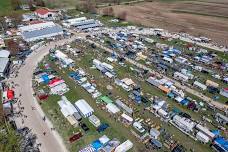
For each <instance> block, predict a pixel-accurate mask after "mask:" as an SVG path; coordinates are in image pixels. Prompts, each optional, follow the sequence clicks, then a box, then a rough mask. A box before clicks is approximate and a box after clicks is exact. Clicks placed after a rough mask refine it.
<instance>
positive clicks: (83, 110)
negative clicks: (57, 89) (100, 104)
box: [75, 99, 94, 118]
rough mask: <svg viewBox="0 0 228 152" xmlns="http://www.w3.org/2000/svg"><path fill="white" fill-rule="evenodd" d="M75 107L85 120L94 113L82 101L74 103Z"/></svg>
mask: <svg viewBox="0 0 228 152" xmlns="http://www.w3.org/2000/svg"><path fill="white" fill-rule="evenodd" d="M75 106H76V108H77V109H78V110H79V112H80V114H81V115H82V116H83V117H85V118H87V117H89V116H91V115H92V114H93V112H94V110H93V108H92V107H91V106H90V105H89V104H88V103H87V102H86V101H85V100H84V99H80V100H78V101H76V102H75Z"/></svg>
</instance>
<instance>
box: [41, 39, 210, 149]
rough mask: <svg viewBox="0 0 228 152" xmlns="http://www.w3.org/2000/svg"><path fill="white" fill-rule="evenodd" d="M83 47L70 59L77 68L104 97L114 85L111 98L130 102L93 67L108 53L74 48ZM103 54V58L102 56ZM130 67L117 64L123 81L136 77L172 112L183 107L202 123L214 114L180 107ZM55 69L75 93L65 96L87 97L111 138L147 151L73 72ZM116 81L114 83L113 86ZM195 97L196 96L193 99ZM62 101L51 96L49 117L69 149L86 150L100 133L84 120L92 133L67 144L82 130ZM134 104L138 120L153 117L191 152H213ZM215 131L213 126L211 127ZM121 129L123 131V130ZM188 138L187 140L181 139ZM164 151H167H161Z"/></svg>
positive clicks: (47, 106) (145, 90)
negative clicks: (64, 111)
mask: <svg viewBox="0 0 228 152" xmlns="http://www.w3.org/2000/svg"><path fill="white" fill-rule="evenodd" d="M80 45H82V46H84V47H80V49H81V50H82V51H85V50H86V52H84V55H83V56H82V57H80V58H73V57H72V56H70V57H71V58H72V59H75V61H76V66H78V67H81V68H83V69H84V70H85V71H86V72H87V73H88V74H89V75H90V76H93V79H94V80H95V81H96V84H97V88H98V90H99V91H101V92H102V93H103V95H107V94H108V93H109V91H108V90H107V88H106V86H107V85H112V86H113V89H112V91H111V93H112V94H111V96H110V98H111V99H113V100H115V99H116V98H117V97H121V98H122V99H124V101H126V102H128V103H129V98H128V93H127V92H126V91H124V90H123V89H122V88H120V87H118V86H115V85H113V82H112V81H110V80H109V79H108V78H107V77H105V76H103V75H102V74H101V73H100V72H99V71H98V70H96V69H90V67H91V66H92V59H94V58H98V59H100V60H101V61H105V58H106V57H107V56H109V54H108V53H106V54H104V53H98V52H104V51H103V50H101V49H99V48H96V49H95V50H96V51H91V48H89V45H87V44H75V43H74V44H73V45H72V46H77V47H79V46H80ZM98 54H102V56H100V55H98ZM126 65H127V66H126V67H122V66H120V65H118V64H115V63H114V64H113V66H114V68H115V69H117V70H116V72H117V76H118V78H120V79H122V78H124V77H129V78H132V79H133V81H135V82H136V83H138V84H140V86H141V88H142V90H143V93H144V94H150V95H153V96H159V97H161V98H163V99H164V100H166V101H167V102H168V103H169V105H170V109H171V108H173V107H177V108H179V109H180V110H181V111H184V112H186V113H188V114H190V115H191V116H192V118H193V119H195V120H200V119H201V116H202V115H208V114H209V115H210V114H211V113H210V111H206V112H200V113H195V112H192V111H190V110H188V109H187V108H186V107H184V106H181V105H179V104H177V103H176V102H175V101H173V100H171V99H169V98H167V97H166V95H165V94H163V93H162V92H161V91H160V90H159V89H157V88H155V87H153V86H151V85H149V84H148V83H146V82H145V81H142V80H139V79H136V75H135V73H134V71H132V70H130V67H133V68H135V67H134V66H131V65H130V64H128V63H127V64H126ZM51 67H52V68H53V69H54V70H56V71H57V73H58V74H59V75H60V76H61V77H62V78H63V79H64V80H65V81H66V83H67V84H68V85H69V87H70V89H71V91H69V92H68V93H66V94H65V96H66V97H67V98H68V99H69V100H70V101H72V102H75V101H76V100H78V99H81V98H84V99H85V100H86V101H88V103H89V104H90V105H91V106H92V107H93V108H94V109H95V115H97V116H98V118H100V119H101V121H102V122H106V123H108V124H109V125H110V126H111V128H109V129H108V130H107V131H105V134H106V135H107V136H109V137H110V138H114V137H116V138H118V139H120V140H121V141H124V140H126V139H130V140H131V141H133V142H134V145H135V146H134V149H133V151H139V150H140V149H143V145H142V144H140V143H139V142H137V140H136V138H135V137H133V136H132V134H131V133H130V131H129V130H130V128H125V127H123V125H122V124H121V123H119V122H116V121H115V120H113V119H110V117H109V114H107V113H106V112H105V111H103V110H101V109H99V108H98V107H97V104H96V103H95V100H94V99H92V98H91V97H90V95H89V94H88V93H87V92H86V91H85V90H84V89H82V88H81V87H79V86H77V85H76V84H75V83H74V81H73V80H71V79H70V78H69V77H68V75H67V74H68V73H69V72H70V71H69V70H68V69H64V70H60V69H59V68H58V66H56V65H55V64H54V63H51ZM109 82H110V83H109ZM111 82H112V83H111ZM193 98H194V97H193ZM59 99H60V97H59V96H51V97H50V98H49V99H48V101H47V102H44V103H43V104H42V107H43V109H44V111H45V112H46V113H47V114H48V116H49V118H50V119H51V120H52V121H53V123H54V125H55V126H57V130H58V131H59V132H60V134H61V135H62V136H63V137H64V141H65V142H66V144H67V146H68V148H69V149H70V151H78V150H79V149H81V148H82V147H85V145H87V144H89V143H91V141H93V140H95V139H97V138H99V137H100V136H101V135H100V134H98V133H97V132H96V131H95V128H94V127H93V126H92V125H91V124H90V123H89V122H88V120H87V119H84V120H83V121H84V122H85V123H86V124H87V125H88V126H89V128H90V132H88V133H86V134H85V133H84V134H85V135H84V137H83V138H82V139H81V140H79V141H77V142H75V143H73V144H69V143H67V141H68V138H69V136H71V135H72V134H73V133H75V132H77V131H79V128H73V127H72V126H70V125H69V123H68V122H67V120H66V119H65V118H64V117H63V116H62V114H61V113H60V111H59V106H58V105H57V101H58V100H59ZM132 105H133V106H134V107H135V108H136V109H138V110H139V112H138V113H136V115H135V116H134V117H140V118H143V119H144V120H145V119H147V118H151V119H152V121H153V122H154V123H155V124H157V125H159V126H162V127H163V128H165V129H166V130H167V131H168V132H169V133H171V134H173V135H174V139H175V140H177V141H179V142H180V143H181V144H183V146H184V147H186V148H187V149H188V150H189V149H190V148H192V147H194V148H195V150H196V151H197V152H204V151H205V150H206V151H208V152H210V151H211V149H210V147H209V146H208V145H203V144H200V143H199V142H197V141H194V140H192V139H191V138H189V137H186V135H185V134H183V133H182V132H180V131H179V130H178V129H177V128H175V127H173V126H170V125H168V124H167V123H164V122H161V121H160V120H159V118H156V117H155V116H154V115H152V114H151V113H149V112H148V111H146V112H143V113H142V111H143V108H144V105H143V104H141V105H140V106H137V105H136V104H134V103H132ZM59 124H61V125H59ZM208 126H209V127H210V128H211V129H212V128H213V126H210V125H208ZM120 128H121V129H120ZM181 139H185V140H181ZM160 140H161V141H163V140H164V139H163V138H162V137H161V139H160ZM161 151H164V150H161Z"/></svg>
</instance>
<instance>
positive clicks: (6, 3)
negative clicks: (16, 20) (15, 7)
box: [0, 0, 12, 16]
mask: <svg viewBox="0 0 228 152" xmlns="http://www.w3.org/2000/svg"><path fill="white" fill-rule="evenodd" d="M10 11H12V7H11V2H10V0H1V1H0V16H4V15H6V14H8V13H10Z"/></svg>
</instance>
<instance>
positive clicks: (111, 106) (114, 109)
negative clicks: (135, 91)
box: [106, 103, 120, 114]
mask: <svg viewBox="0 0 228 152" xmlns="http://www.w3.org/2000/svg"><path fill="white" fill-rule="evenodd" d="M106 108H107V109H108V111H109V112H111V113H113V114H115V113H118V112H120V109H119V108H118V107H117V106H116V105H115V104H113V103H108V104H107V105H106Z"/></svg>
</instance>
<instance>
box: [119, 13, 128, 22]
mask: <svg viewBox="0 0 228 152" xmlns="http://www.w3.org/2000/svg"><path fill="white" fill-rule="evenodd" d="M117 18H118V19H120V20H122V21H125V20H126V19H127V12H126V11H123V12H120V13H119V14H118V15H117Z"/></svg>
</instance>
